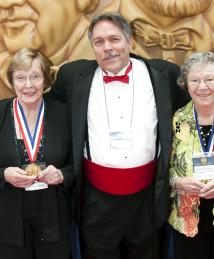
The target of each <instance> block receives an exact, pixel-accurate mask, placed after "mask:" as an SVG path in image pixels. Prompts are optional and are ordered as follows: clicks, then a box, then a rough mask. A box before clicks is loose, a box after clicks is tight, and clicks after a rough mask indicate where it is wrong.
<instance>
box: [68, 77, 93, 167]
mask: <svg viewBox="0 0 214 259" xmlns="http://www.w3.org/2000/svg"><path fill="white" fill-rule="evenodd" d="M93 76H94V73H91V74H89V75H87V76H83V77H81V78H78V80H76V81H75V82H74V88H73V95H72V107H71V109H72V143H73V156H74V167H75V169H76V168H80V165H81V163H82V159H80V158H82V152H83V146H84V141H85V136H86V125H87V112H88V98H89V93H90V88H91V84H92V80H93Z"/></svg>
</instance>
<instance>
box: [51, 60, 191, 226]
mask: <svg viewBox="0 0 214 259" xmlns="http://www.w3.org/2000/svg"><path fill="white" fill-rule="evenodd" d="M131 56H132V57H134V58H137V59H141V60H143V61H144V62H145V64H146V66H147V68H148V71H149V74H150V78H151V81H152V85H153V89H154V95H155V101H156V106H157V116H158V134H159V141H160V145H161V152H160V156H159V161H158V169H157V175H156V179H155V186H154V199H153V201H154V203H153V206H154V213H153V215H154V218H153V221H154V225H155V226H160V225H162V224H163V222H164V221H166V220H167V217H168V212H169V204H168V202H169V193H168V188H169V187H168V160H169V155H170V150H171V141H172V115H173V113H174V111H175V110H177V109H178V108H180V107H181V106H183V105H184V104H186V103H187V101H188V100H189V96H188V95H187V94H186V92H184V91H181V90H180V88H179V87H178V86H177V84H176V79H177V75H178V73H179V68H178V67H177V66H176V65H175V64H172V63H169V62H167V61H164V60H159V59H157V60H155V59H153V60H147V59H143V58H141V57H138V56H136V55H131ZM97 66H98V65H97V63H96V61H90V60H78V61H74V62H71V63H68V64H65V65H63V66H62V67H61V68H60V69H59V71H58V75H57V80H56V82H55V84H54V87H53V88H52V90H51V92H50V93H49V95H50V96H51V97H52V98H57V99H61V100H62V101H65V102H67V105H68V107H69V111H70V119H71V127H70V129H71V131H70V132H71V135H72V148H73V162H74V170H75V173H76V175H77V180H78V186H79V190H81V189H82V183H83V181H84V179H83V170H82V167H83V163H82V162H83V147H84V142H85V134H86V127H87V109H88V98H89V93H90V87H91V83H92V80H93V76H94V72H95V70H96V68H97ZM80 193H81V192H80Z"/></svg>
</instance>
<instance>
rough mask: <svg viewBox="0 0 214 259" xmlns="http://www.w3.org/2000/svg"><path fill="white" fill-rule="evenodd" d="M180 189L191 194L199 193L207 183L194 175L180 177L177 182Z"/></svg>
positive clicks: (176, 184)
mask: <svg viewBox="0 0 214 259" xmlns="http://www.w3.org/2000/svg"><path fill="white" fill-rule="evenodd" d="M175 187H176V189H177V190H178V191H183V192H185V193H188V194H190V195H199V194H200V192H201V190H202V189H203V188H204V187H205V184H204V183H202V182H200V181H199V180H196V179H194V178H193V177H187V176H186V177H178V178H177V179H176V182H175Z"/></svg>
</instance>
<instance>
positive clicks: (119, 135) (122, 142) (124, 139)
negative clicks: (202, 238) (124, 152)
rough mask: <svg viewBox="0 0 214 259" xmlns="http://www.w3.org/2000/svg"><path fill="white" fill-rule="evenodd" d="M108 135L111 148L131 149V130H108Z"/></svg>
mask: <svg viewBox="0 0 214 259" xmlns="http://www.w3.org/2000/svg"><path fill="white" fill-rule="evenodd" d="M109 136H110V147H111V148H117V149H131V148H132V147H133V140H132V134H131V131H127V132H122V131H110V132H109Z"/></svg>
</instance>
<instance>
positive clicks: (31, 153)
mask: <svg viewBox="0 0 214 259" xmlns="http://www.w3.org/2000/svg"><path fill="white" fill-rule="evenodd" d="M13 110H14V115H15V117H16V119H17V122H18V125H19V128H20V131H21V134H22V137H23V140H24V144H25V147H26V150H27V154H28V157H29V159H30V161H31V162H32V163H33V162H35V161H36V157H37V153H38V150H39V145H40V142H41V139H42V133H43V126H44V100H42V103H41V105H40V108H39V113H38V116H37V120H36V126H35V129H34V133H33V136H32V135H31V133H30V130H29V127H28V124H27V119H26V117H25V114H24V110H23V108H22V106H21V104H20V102H19V101H18V99H17V98H15V99H14V101H13Z"/></svg>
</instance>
